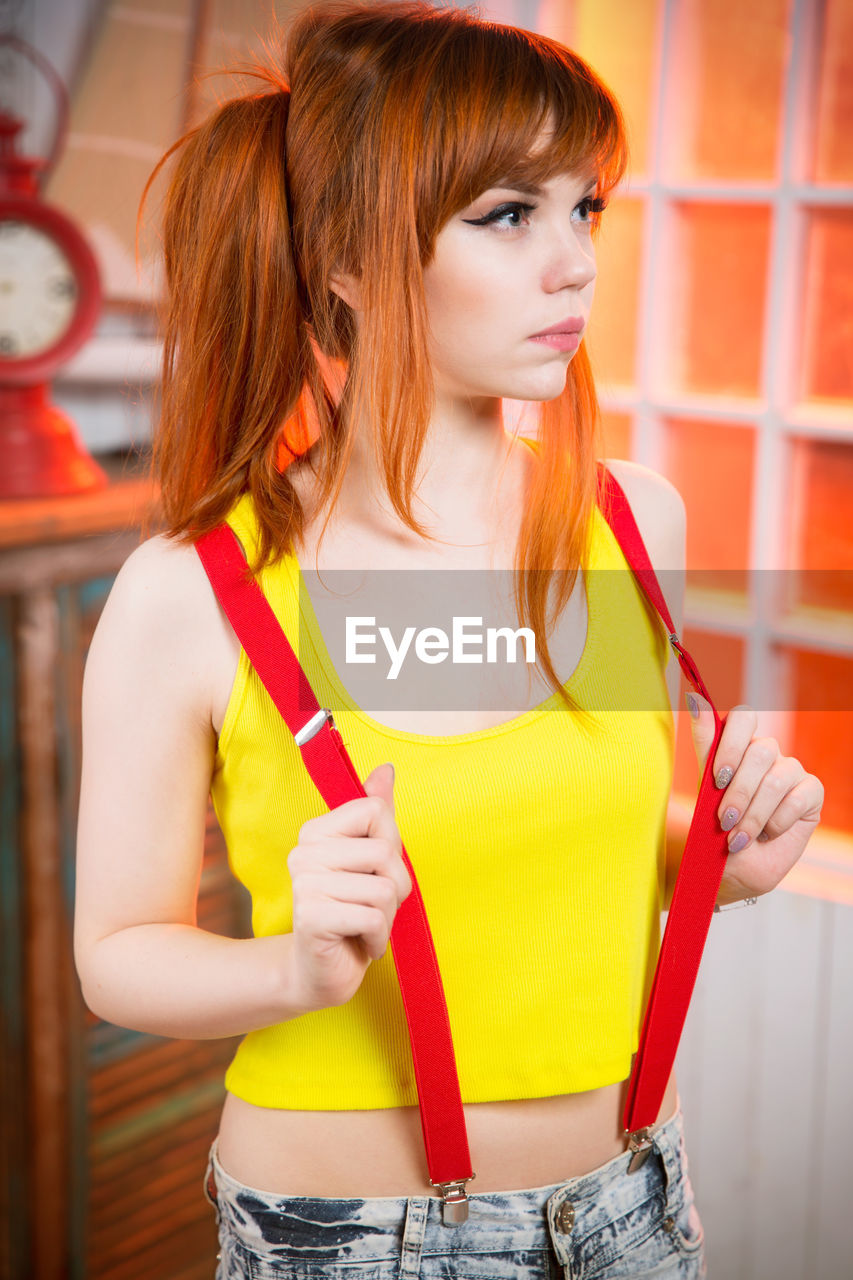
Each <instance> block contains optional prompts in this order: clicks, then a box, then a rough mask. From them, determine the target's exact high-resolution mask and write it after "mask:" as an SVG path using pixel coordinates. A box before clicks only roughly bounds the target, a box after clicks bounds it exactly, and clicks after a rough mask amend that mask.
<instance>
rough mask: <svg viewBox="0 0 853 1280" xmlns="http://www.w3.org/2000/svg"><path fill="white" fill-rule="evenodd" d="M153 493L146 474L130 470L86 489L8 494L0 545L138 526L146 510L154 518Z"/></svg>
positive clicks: (1, 509) (0, 512)
mask: <svg viewBox="0 0 853 1280" xmlns="http://www.w3.org/2000/svg"><path fill="white" fill-rule="evenodd" d="M158 497H159V491H158V488H157V486H156V484H155V483H154V482H153V481H152V480H150V479H149V478H148V477H147V476H129V477H126V478H123V479H117V480H114V481H111V482H110V484H109V485H107V486H106V487H105V488H103V489H95V490H92V491H91V492H89V493H79V494H70V495H67V496H62V497H55V498H16V499H9V500H7V501H4V502H0V548H6V547H20V546H23V545H27V546H33V545H41V544H43V543H46V542H62V541H64V540H65V539H67V538H71V537H73V538H81V537H87V536H89V535H91V534H98V533H107V532H115V531H119V530H123V529H131V528H134V527H136V528H138V527H139V524H140V522H141V521H142V519H143V518H144V517H145V516H146V515H152V516H154V517H155V518H156V514H157V503H158Z"/></svg>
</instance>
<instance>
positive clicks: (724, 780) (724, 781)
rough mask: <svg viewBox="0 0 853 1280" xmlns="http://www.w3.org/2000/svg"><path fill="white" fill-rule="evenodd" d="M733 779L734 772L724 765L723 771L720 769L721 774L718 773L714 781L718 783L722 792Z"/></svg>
mask: <svg viewBox="0 0 853 1280" xmlns="http://www.w3.org/2000/svg"><path fill="white" fill-rule="evenodd" d="M733 777H734V771H733V770H732V769H730V768H729V766H728V765H727V764H724V765H723V767H722V769H720V770H719V772H718V773H717V776H716V778H715V779H714V781H715V782H716V784H717V786H718V787H719V789H720V791H722V789H723V787H727V786H728V785H729V783H730V782H731V780H732V778H733Z"/></svg>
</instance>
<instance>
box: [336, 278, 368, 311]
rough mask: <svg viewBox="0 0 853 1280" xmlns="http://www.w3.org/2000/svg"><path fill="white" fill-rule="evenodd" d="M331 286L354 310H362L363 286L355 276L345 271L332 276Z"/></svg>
mask: <svg viewBox="0 0 853 1280" xmlns="http://www.w3.org/2000/svg"><path fill="white" fill-rule="evenodd" d="M329 287H330V288H331V290H332V292H333V293H336V294H337V295H338V297H339V298H343V300H344V302H345V303H346V304H347V306H348V307H352V309H353V311H360V310H361V288H360V286H359V281H358V280H357V278H356V277H355V276H351V275H347V274H346V273H345V272H341V273H340V274H337V275H333V276H330V277H329Z"/></svg>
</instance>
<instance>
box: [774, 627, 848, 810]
mask: <svg viewBox="0 0 853 1280" xmlns="http://www.w3.org/2000/svg"><path fill="white" fill-rule="evenodd" d="M785 653H786V657H787V665H788V673H789V683H790V687H791V696H792V702H791V705H792V706H793V707H795V708H796V710H795V711H794V713H793V715H792V716H791V730H790V742H787V741H786V742H780V746H781V747H782V750H783V751H784V752H785V753H786V754H787V755H795V756H796V757H797V759H798V760H799V761H800V763H801V764H802V765H803V768H804V769H805V770H806V771H807V772H808V773H815V774H817V776H818V777H819V778H820V780H821V782H822V783H823V785H824V788H825V791H826V796H825V799H824V805H823V809H822V811H821V822H823V823H825V824H826V825H827V826H830V827H840V828H846V829H847V830H851V829H853V787H851V785H850V777H851V773H853V740H851V733H850V720H851V717H850V712H851V711H853V658H845V657H841V656H839V655H836V654H830V653H815V652H809V651H807V650H804V649H790V650H787V651H785Z"/></svg>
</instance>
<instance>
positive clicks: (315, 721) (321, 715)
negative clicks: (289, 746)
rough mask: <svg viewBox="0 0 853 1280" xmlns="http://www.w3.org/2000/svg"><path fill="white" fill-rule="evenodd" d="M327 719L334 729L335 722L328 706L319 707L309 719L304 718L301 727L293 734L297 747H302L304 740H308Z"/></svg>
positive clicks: (318, 730)
mask: <svg viewBox="0 0 853 1280" xmlns="http://www.w3.org/2000/svg"><path fill="white" fill-rule="evenodd" d="M327 720H328V721H329V724H330V725H331V726H332V728H333V729H334V727H335V722H334V720H333V719H332V713H331V711H330V710H329V708H328V707H321V708H320V710H319V711H318V712H317V714H316V715H313V716H312V717H311V719H310V720H306V722H305V724H304V725H303V726H302V728H301V729H299V730H298V732H296V733H295V734H294V735H293V736H294V738H295V739H296V745H297V747H304V746H305V743H306V742H310V741H311V739H312V738H313V737H314V734H315V733H319V732H320V730H321V729H322V727H323V725H324V724H325V723H326V721H327Z"/></svg>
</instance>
